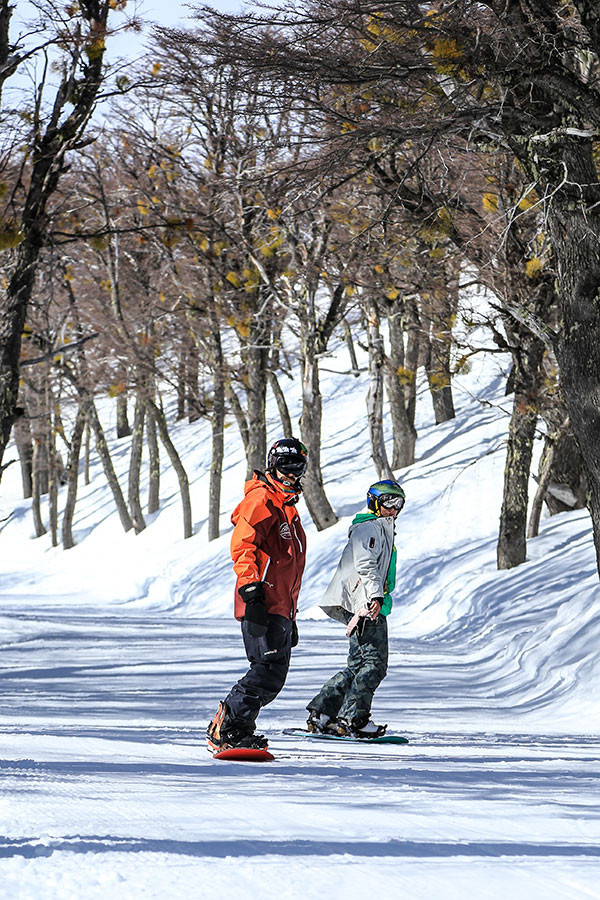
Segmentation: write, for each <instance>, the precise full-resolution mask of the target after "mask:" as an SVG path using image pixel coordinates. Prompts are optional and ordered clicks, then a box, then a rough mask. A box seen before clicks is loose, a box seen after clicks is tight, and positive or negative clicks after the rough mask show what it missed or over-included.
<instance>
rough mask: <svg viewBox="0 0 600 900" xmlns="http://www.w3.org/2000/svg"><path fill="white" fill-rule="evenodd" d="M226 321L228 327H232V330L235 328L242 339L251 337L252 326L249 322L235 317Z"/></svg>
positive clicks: (229, 317)
mask: <svg viewBox="0 0 600 900" xmlns="http://www.w3.org/2000/svg"><path fill="white" fill-rule="evenodd" d="M225 321H226V322H227V324H228V325H231V327H232V328H235V330H236V331H237V333H238V334H239V336H240V337H243V338H247V337H248V336H249V334H250V325H249V324H248V322H247V321H243V320H242V319H236V318H235V317H234V316H227V318H226V320H225Z"/></svg>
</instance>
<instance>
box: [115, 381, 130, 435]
mask: <svg viewBox="0 0 600 900" xmlns="http://www.w3.org/2000/svg"><path fill="white" fill-rule="evenodd" d="M130 434H131V426H130V424H129V417H128V415H127V394H126V393H125V391H123V392H122V393H120V394H117V437H118V438H124V437H129V435H130Z"/></svg>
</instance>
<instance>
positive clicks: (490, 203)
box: [481, 193, 498, 213]
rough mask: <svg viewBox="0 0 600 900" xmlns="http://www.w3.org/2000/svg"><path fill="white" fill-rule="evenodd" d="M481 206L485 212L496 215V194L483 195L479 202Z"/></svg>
mask: <svg viewBox="0 0 600 900" xmlns="http://www.w3.org/2000/svg"><path fill="white" fill-rule="evenodd" d="M481 205H482V206H483V208H484V209H485V211H486V212H489V213H496V212H498V194H491V193H487V194H484V195H483V198H482V200H481Z"/></svg>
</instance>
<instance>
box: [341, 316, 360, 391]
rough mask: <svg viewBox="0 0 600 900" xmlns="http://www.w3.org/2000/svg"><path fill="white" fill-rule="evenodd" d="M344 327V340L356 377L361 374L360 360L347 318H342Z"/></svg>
mask: <svg viewBox="0 0 600 900" xmlns="http://www.w3.org/2000/svg"><path fill="white" fill-rule="evenodd" d="M342 328H343V330H344V340H345V342H346V347H347V348H348V355H349V357H350V369H351V371H352V374H353V375H354V377H355V378H358V377H359V376H360V369H359V367H358V360H357V358H356V350H355V349H354V340H353V338H352V331H351V329H350V326H349V325H348V320H347V319H342Z"/></svg>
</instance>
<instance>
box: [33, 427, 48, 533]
mask: <svg viewBox="0 0 600 900" xmlns="http://www.w3.org/2000/svg"><path fill="white" fill-rule="evenodd" d="M41 446H42V438H41V437H34V439H33V493H32V501H31V511H32V513H33V525H34V528H35V536H36V537H41V536H42V535H43V534H46V527H45V525H44V522H43V520H42V505H41V497H42V492H41V490H40V472H41V471H42V463H41V461H40V450H41ZM43 471H44V473H46V472H47V467H46V464H45V462H44V464H43Z"/></svg>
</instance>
